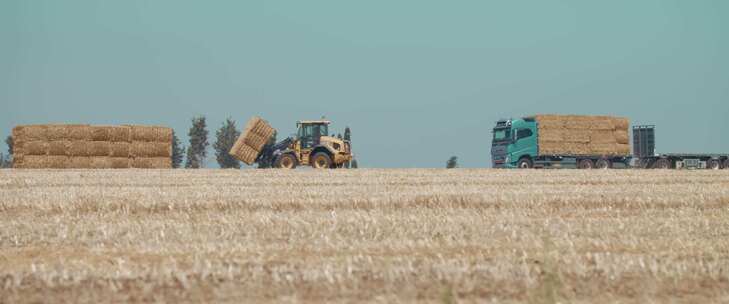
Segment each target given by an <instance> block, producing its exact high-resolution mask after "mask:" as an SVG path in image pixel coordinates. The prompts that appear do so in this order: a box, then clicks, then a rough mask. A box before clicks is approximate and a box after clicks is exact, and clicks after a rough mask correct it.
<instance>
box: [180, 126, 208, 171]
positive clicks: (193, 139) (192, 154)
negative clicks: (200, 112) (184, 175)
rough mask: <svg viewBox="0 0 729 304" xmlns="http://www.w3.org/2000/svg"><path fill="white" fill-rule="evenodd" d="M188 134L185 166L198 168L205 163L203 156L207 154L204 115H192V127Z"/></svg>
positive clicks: (206, 133)
mask: <svg viewBox="0 0 729 304" xmlns="http://www.w3.org/2000/svg"><path fill="white" fill-rule="evenodd" d="M187 135H188V136H190V145H189V146H188V147H187V157H186V159H185V168H192V169H198V168H202V167H203V166H204V165H205V164H204V162H205V157H206V156H207V155H208V153H207V148H208V145H209V143H208V130H207V125H206V123H205V116H199V117H193V118H192V127H190V131H189V132H188V133H187Z"/></svg>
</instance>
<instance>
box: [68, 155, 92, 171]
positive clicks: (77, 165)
mask: <svg viewBox="0 0 729 304" xmlns="http://www.w3.org/2000/svg"><path fill="white" fill-rule="evenodd" d="M68 168H69V169H91V158H90V157H86V156H71V157H69V158H68Z"/></svg>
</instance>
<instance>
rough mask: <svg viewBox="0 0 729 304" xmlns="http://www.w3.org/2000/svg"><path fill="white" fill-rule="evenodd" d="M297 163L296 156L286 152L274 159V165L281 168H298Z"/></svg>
mask: <svg viewBox="0 0 729 304" xmlns="http://www.w3.org/2000/svg"><path fill="white" fill-rule="evenodd" d="M296 163H297V161H296V157H294V156H293V155H291V154H289V153H286V154H283V155H280V156H279V157H277V158H276V161H274V163H273V166H274V167H275V168H281V169H296Z"/></svg>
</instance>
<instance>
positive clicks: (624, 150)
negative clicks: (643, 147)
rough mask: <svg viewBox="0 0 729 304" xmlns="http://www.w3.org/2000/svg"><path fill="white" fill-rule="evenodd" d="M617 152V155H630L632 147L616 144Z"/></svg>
mask: <svg viewBox="0 0 729 304" xmlns="http://www.w3.org/2000/svg"><path fill="white" fill-rule="evenodd" d="M615 152H617V155H626V156H627V155H630V145H629V144H615Z"/></svg>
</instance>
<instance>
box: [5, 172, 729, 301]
mask: <svg viewBox="0 0 729 304" xmlns="http://www.w3.org/2000/svg"><path fill="white" fill-rule="evenodd" d="M241 300H244V301H252V302H260V301H269V300H272V301H283V302H286V301H291V302H318V301H346V302H358V301H380V302H400V301H402V302H413V301H429V302H482V301H484V300H486V301H497V302H512V301H515V302H554V301H561V302H616V301H619V302H639V303H643V302H658V303H662V302H674V301H675V302H699V303H704V302H729V170H723V171H693V172H688V171H683V172H677V171H663V172H662V171H648V170H642V171H639V170H614V171H577V170H563V171H541V170H539V171H502V170H420V169H412V170H364V169H360V170H335V171H323V172H319V171H311V170H297V171H280V170H242V171H238V170H235V171H234V170H230V171H228V170H198V171H192V170H149V171H141V170H120V171H112V170H107V171H105V170H97V171H83V170H79V171H52V170H49V171H32V170H27V171H23V170H0V302H34V301H73V302H76V301H90V302H119V301H145V302H149V301H165V302H179V301H193V302H199V301H230V302H239V301H241Z"/></svg>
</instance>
